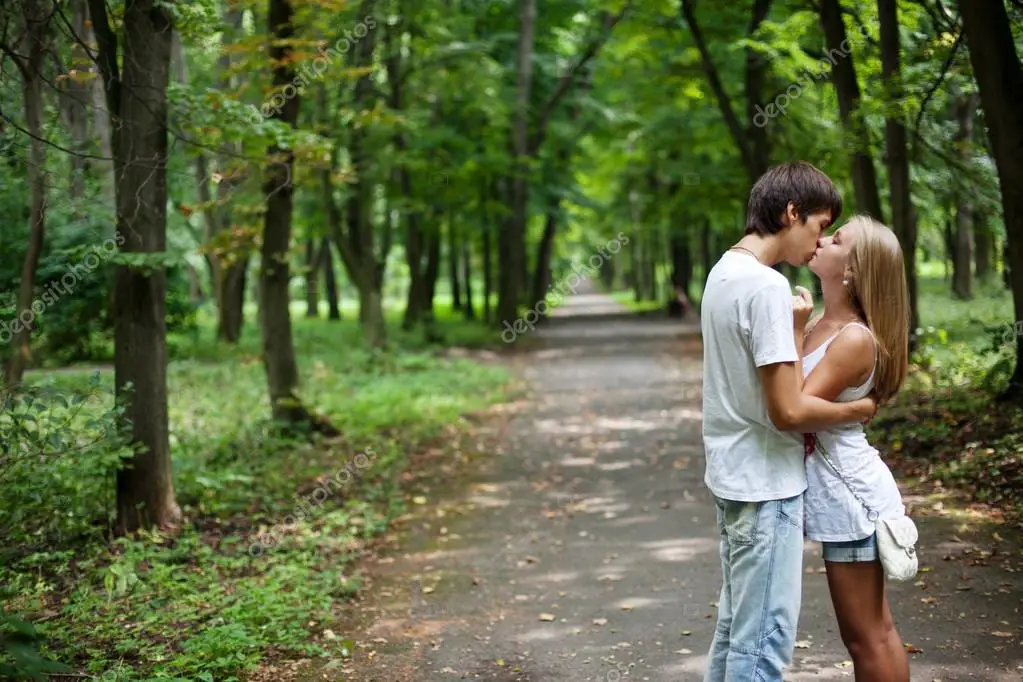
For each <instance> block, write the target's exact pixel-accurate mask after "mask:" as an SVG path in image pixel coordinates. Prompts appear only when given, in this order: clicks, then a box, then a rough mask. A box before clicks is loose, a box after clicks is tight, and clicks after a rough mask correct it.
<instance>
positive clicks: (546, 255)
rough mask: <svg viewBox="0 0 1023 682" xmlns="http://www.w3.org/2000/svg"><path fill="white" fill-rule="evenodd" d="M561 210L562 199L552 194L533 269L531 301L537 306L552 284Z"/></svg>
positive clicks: (544, 297)
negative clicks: (552, 253)
mask: <svg viewBox="0 0 1023 682" xmlns="http://www.w3.org/2000/svg"><path fill="white" fill-rule="evenodd" d="M560 210H561V199H560V198H559V197H557V196H554V195H551V197H550V199H549V200H548V202H547V220H546V221H545V222H544V226H543V236H542V237H540V244H539V245H538V246H537V250H536V269H535V270H533V295H532V297H531V303H532V304H533V305H534V306H535V305H538V304H539V303H540V301H543V300H544V299H546V298H547V287H549V286H550V284H551V252H552V251H553V250H554V235H555V234H557V231H558V213H559V211H560Z"/></svg>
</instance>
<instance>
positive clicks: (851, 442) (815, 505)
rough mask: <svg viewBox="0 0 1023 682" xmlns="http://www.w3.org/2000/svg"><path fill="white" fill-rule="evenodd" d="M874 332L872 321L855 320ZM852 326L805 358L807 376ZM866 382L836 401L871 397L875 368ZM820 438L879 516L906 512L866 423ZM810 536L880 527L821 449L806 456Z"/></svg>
mask: <svg viewBox="0 0 1023 682" xmlns="http://www.w3.org/2000/svg"><path fill="white" fill-rule="evenodd" d="M852 324H854V325H857V326H860V327H863V328H864V329H867V331H870V330H869V328H868V327H866V325H862V324H859V323H858V322H854V323H852ZM849 326H852V325H846V326H845V327H842V328H841V329H839V330H838V332H837V333H836V334H834V335H833V336H831V337H830V338H829V339H828V340H826V341H825V342H824V343H822V344H821V345H820V347H819V348H817V349H815V350H814V351H813V352H812V353H808V354H807V355H806V356H805V357H804V358H803V376H809V375H810V372H812V371H813V369H814V367H816V366H817V364H818V363H820V361H821V360H822V359H823V358H824V355H825V353H826V352H827V350H828V346H830V345H831V342H832V341H834V340H835V339H837V338H838V336H839V334H841V333H842V332H843V331H845V329H846V328H847V327H849ZM876 369H877V362H876V360H875V362H874V369H873V370H871V372H870V376H869V377H868V378H867V380H866V381H865V382H864V383H863V384H862V385H860V386H855V387H849V388H847V389H845V390H844V391H842V392H841V393H840V394H839V395H838V398H837V399H836V402H849V401H851V400H857V399H859V398H863V397H865V396H867V395H868V394H869V393H870V391H871V389H872V388H873V387H874V372H875V371H876ZM816 435H817V440H818V441H819V442H820V444H821V445H822V446H823V448H824V449H825V450H826V451H827V453H828V457H830V458H831V461H832V462H833V463H834V465H835V466H836V467H837V468H838V469H839V471H841V472H842V474H843V475H844V476H845V479H846V481H848V482H849V483H850V484H851V485H852V487H853V488H854V489H855V490H856V494H857V495H859V496H860V498H862V500H863V501H864V502H866V503H867V504H868V505H870V508H871V509H872V510H874V511H877V513H878V515H879V518H893V517H898V516H901V515H903V514H904V513H905V511H906V508H905V506H903V504H902V494H901V493H900V492H899V486H898V485H897V484H896V483H895V477H894V476H892V472H891V471H890V470H889V469H888V466H887V465H886V464H885V463H884V462H883V461H881V456H880V455H879V454H878V451H877V450H876V449H875V448H873V447H872V446H871V445H870V443H869V442H868V441H867V435H866V433H864V430H863V425H862V424H850V425H847V426H840V427H836V428H833V429H830V430H828V431H820V432H818V433H817V434H816ZM806 483H807V489H806V498H805V499H806V535H807V537H808V538H810V539H811V540H814V541H816V542H847V541H851V540H861V539H863V538H866V537H868V536H870V535H871V534H872V533H873V532H874V523H873V522H872V521H871V520H870V519H869V518H867V510H866V509H864V507H863V504H861V503H860V502H859V501H858V500H857V499H856V498H855V497H853V495H852V494H851V493H850V492H849V489H848V488H847V487H846V485H845V483H843V482H842V480H841V479H840V478H839V477H838V475H836V474H835V472H834V471H833V470H832V469H831V467H830V466H829V465H828V463H827V462H826V461H825V460H824V458H823V457H822V456H821V454H820V453H819V452H814V454H812V455H811V456H810V457H808V458H807V460H806Z"/></svg>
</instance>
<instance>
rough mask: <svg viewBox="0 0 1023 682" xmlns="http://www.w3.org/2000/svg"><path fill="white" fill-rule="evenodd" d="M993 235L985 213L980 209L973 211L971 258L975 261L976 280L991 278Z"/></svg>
mask: <svg viewBox="0 0 1023 682" xmlns="http://www.w3.org/2000/svg"><path fill="white" fill-rule="evenodd" d="M993 240H994V236H993V235H992V234H991V226H990V225H989V224H988V220H987V214H986V213H985V212H984V211H982V210H974V211H973V259H974V263H975V268H976V269H975V270H974V271H973V274H974V276H975V277H976V278H977V280H978V281H981V282H983V281H985V280H988V279H990V278H991V270H992V267H991V254H992V253H993V251H994V248H993V247H994V245H993Z"/></svg>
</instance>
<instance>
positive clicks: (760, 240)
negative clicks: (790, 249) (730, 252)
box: [736, 234, 782, 268]
mask: <svg viewBox="0 0 1023 682" xmlns="http://www.w3.org/2000/svg"><path fill="white" fill-rule="evenodd" d="M736 246H741V247H742V248H744V249H748V250H749V251H750V252H751V253H752V254H753V255H755V256H756V257H757V260H758V261H760V262H761V263H762V264H764V265H766V266H768V267H772V268H773V267H774V266H775V265H777V264H778V263H780V262H781V261H782V249H781V239H780V238H779V237H778V235H774V234H772V235H768V236H766V237H765V236H763V235H759V234H748V235H746V236H745V237H743V238H742V239H740V240H739V243H738V244H736Z"/></svg>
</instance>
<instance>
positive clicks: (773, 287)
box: [701, 162, 917, 682]
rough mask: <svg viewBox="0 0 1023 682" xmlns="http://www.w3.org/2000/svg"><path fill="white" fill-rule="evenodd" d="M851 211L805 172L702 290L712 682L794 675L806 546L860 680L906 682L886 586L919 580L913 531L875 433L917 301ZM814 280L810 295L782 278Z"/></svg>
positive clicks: (758, 190)
mask: <svg viewBox="0 0 1023 682" xmlns="http://www.w3.org/2000/svg"><path fill="white" fill-rule="evenodd" d="M841 212H842V199H841V197H840V196H839V193H838V190H837V189H836V187H835V185H834V183H832V182H831V180H830V179H829V178H828V177H827V175H825V174H824V173H822V172H821V171H820V170H818V169H817V168H815V167H813V166H812V165H810V164H808V163H804V162H794V163H788V164H783V165H780V166H776V167H774V168H771V169H770V170H768V171H767V172H766V173H765V174H764V175H763V176H762V177H761V178H760V179H759V180H758V181H757V183H756V185H755V186H754V187H753V189H752V191H751V193H750V197H749V206H748V210H747V219H746V233H745V236H744V237H743V238H742V239H741V240H740V241H739V242H738V243H737V244H736V245H735V246H733V247H731V248H730V249H729V250H728V251H726V252H725V253H724V254H723V255H722V256H721V259H720V260H719V261H718V262H717V264H716V265H715V266H714V268H713V269H712V270H711V271H710V273H709V274H708V277H707V284H706V287H705V290H704V296H703V302H702V305H701V318H702V319H701V325H702V331H703V346H704V357H703V367H704V387H703V388H704V390H703V442H704V450H705V453H706V473H705V477H704V481H705V483H706V485H707V487H708V488H709V489H710V491H711V493H712V494H713V497H714V501H715V504H716V507H717V523H718V530H719V532H720V539H721V570H722V575H723V583H722V587H721V595H720V598H719V600H718V617H717V625H716V627H715V631H714V639H713V643H712V644H711V649H710V654H709V665H708V670H707V672H706V676H705V678H704V679H705V681H706V682H739V681H741V682H775V681H777V682H781V680H782V672H783V670H784V668H785V667H786V666H787V665H789V663H790V662H791V661H792V654H793V649H794V646H795V640H796V628H797V622H798V618H799V609H800V602H801V591H802V577H803V542H804V535H805V537H807V538H809V539H810V540H812V541H815V542H820V543H821V545H822V554H823V557H824V563H825V566H826V568H827V579H828V588H829V590H830V592H831V600H832V602H833V604H834V607H835V614H836V616H837V618H838V626H839V631H840V632H841V636H842V641H843V642H844V643H845V646H846V648H847V649H848V650H849V654H850V656H851V658H852V660H853V665H854V670H855V677H856V680H870V682H909V662H908V659H907V656H906V651H905V649H904V647H903V645H902V642H901V640H900V638H899V634H898V632H897V631H896V629H895V624H894V621H893V619H892V614H891V610H890V608H889V605H888V600H887V598H886V596H885V579H886V577H888V578H895V579H899V580H905V579H908V577H911V576H912V575H913V574H915V572H916V555H915V548H914V544H915V542H916V539H917V537H916V528H915V526H914V525H913V522H912V521H911V520H910V519H909V517H908V516H906V510H905V506H904V505H903V503H902V496H901V494H900V493H899V489H898V486H897V485H896V482H895V478H894V477H893V476H892V473H891V471H890V470H889V469H888V467H887V466H886V465H885V463H884V462H883V461H882V460H881V457H880V455H879V453H878V451H877V450H876V449H875V448H874V447H872V446H871V444H870V443H869V442H868V440H867V437H866V435H865V433H864V424H865V423H866V422H867V421H869V420H870V419H871V418H872V417H873V416H874V414H875V413H876V411H877V406H878V405H879V404H883V403H885V402H887V401H889V400H890V399H892V398H893V397H894V396H895V395H896V393H898V391H899V389H900V387H901V386H902V383H903V381H904V380H905V378H906V373H907V367H908V362H909V360H908V358H909V324H910V321H909V296H908V293H907V286H906V272H905V269H904V265H903V258H902V249H901V247H900V246H899V241H898V239H896V237H895V234H894V233H893V232H892V231H891V230H890V229H889V228H887V227H885V226H884V225H882V224H881V223H879V222H878V221H876V220H874V219H872V218H869V217H866V216H860V215H857V216H853V217H851V218H850V219H848V220H847V221H846V222H845V223H843V224H842V225H841V227H839V228H838V229H836V230H835V231H834V232H833V233H832V234H830V235H828V236H825V232H826V231H827V230H828V228H829V227H831V226H832V225H834V224H836V223H837V221H838V218H839V215H840V214H841ZM782 262H785V263H789V264H790V265H792V266H802V265H808V266H809V268H810V271H811V272H812V273H813V274H814V275H815V276H816V277H817V278H818V279H819V280H820V283H821V290H822V292H823V303H824V310H823V313H822V314H820V315H817V316H814V317H813V319H811V313H812V312H813V300H812V298H811V295H810V292H809V291H807V290H806V289H803V288H802V287H799V288H797V295H795V296H793V295H792V291H791V288H790V286H789V282H788V280H787V279H786V278H785V277H784V276H783V275H782V274H781V273H779V272H778V271H777V270H775V269H774V267H773V266H775V265H777V264H778V263H782Z"/></svg>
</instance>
